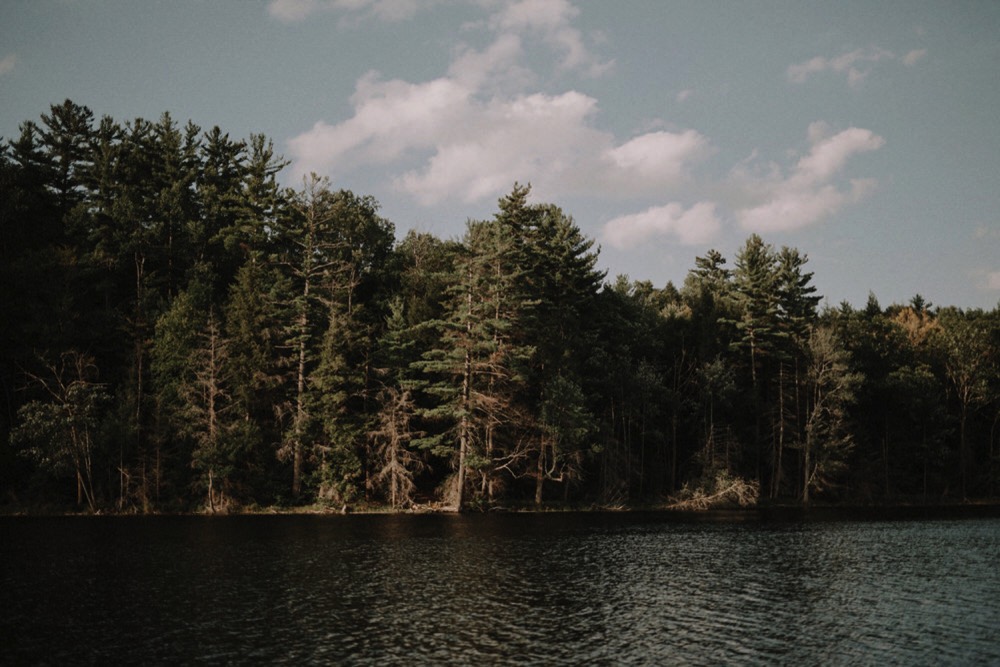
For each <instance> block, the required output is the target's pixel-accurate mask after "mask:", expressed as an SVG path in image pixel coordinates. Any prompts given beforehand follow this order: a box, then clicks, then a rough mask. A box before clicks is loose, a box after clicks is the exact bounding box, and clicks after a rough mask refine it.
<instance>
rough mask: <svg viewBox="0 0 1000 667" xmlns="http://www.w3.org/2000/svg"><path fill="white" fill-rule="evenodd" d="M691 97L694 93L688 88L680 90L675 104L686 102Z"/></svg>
mask: <svg viewBox="0 0 1000 667" xmlns="http://www.w3.org/2000/svg"><path fill="white" fill-rule="evenodd" d="M692 95H694V91H693V90H691V89H690V88H687V89H685V90H682V91H681V92H679V93H677V102H678V103H684V102H687V101H688V100H689V99H691V96H692Z"/></svg>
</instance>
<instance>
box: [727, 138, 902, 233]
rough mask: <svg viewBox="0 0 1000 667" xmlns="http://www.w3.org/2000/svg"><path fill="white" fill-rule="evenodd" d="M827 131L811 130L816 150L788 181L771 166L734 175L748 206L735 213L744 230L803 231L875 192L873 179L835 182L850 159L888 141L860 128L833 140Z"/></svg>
mask: <svg viewBox="0 0 1000 667" xmlns="http://www.w3.org/2000/svg"><path fill="white" fill-rule="evenodd" d="M829 132H830V128H829V127H828V126H827V125H826V124H825V123H813V124H811V125H810V126H809V133H808V134H809V141H810V143H811V144H812V148H811V150H810V151H809V153H808V154H807V155H805V156H803V157H802V158H801V159H800V160H799V161H798V163H797V164H796V165H795V167H794V169H792V171H791V173H790V174H788V175H787V176H785V175H784V174H783V173H782V170H781V168H780V167H778V166H776V165H773V164H772V165H768V167H767V169H766V174H764V175H762V176H758V175H755V174H750V173H748V172H747V171H746V170H745V169H744V168H742V167H741V168H738V169H736V170H734V174H733V178H734V181H735V182H736V183H738V185H739V187H740V188H741V189H742V191H743V193H744V195H745V196H746V197H747V199H748V201H749V203H747V204H745V205H743V206H742V207H739V208H738V209H737V210H736V212H735V213H736V219H737V220H738V221H739V223H740V225H741V226H742V227H743V228H744V229H747V230H750V231H755V232H762V233H763V232H773V231H787V230H792V229H800V228H802V227H806V226H808V225H811V224H814V223H816V222H818V221H820V220H822V219H824V218H826V217H828V216H830V215H832V214H833V213H835V212H836V211H838V210H840V209H841V208H842V207H844V206H845V205H847V204H851V203H856V202H858V201H861V200H862V199H864V198H865V197H866V196H867V195H868V194H869V193H871V191H872V190H873V189H874V188H875V186H876V185H877V182H876V181H875V180H873V179H851V180H849V181H848V182H847V183H845V184H838V183H835V182H834V179H835V178H836V177H837V175H838V174H839V173H840V172H841V171H842V170H843V168H844V166H845V165H846V164H847V162H848V160H849V159H850V158H851V157H853V156H855V155H858V154H860V153H867V152H871V151H875V150H878V149H879V148H881V147H882V146H883V145H884V144H885V140H884V139H882V137H880V136H878V135H876V134H874V133H873V132H871V131H870V130H865V129H861V128H857V127H852V128H849V129H847V130H843V131H842V132H838V133H837V134H835V135H833V136H829Z"/></svg>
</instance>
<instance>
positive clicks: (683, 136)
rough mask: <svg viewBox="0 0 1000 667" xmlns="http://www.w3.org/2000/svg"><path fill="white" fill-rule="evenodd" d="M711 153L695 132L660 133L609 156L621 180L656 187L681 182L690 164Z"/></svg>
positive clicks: (636, 139) (704, 139) (620, 148)
mask: <svg viewBox="0 0 1000 667" xmlns="http://www.w3.org/2000/svg"><path fill="white" fill-rule="evenodd" d="M708 152H709V147H708V140H707V139H706V138H705V137H704V136H702V135H701V134H699V133H698V132H695V131H694V130H687V131H685V132H682V133H680V134H674V133H671V132H663V131H660V132H649V133H647V134H643V135H640V136H638V137H635V138H634V139H631V140H630V141H627V142H625V143H624V144H622V145H621V146H617V147H615V148H612V149H611V150H609V151H608V152H607V156H608V158H609V159H610V161H611V162H612V163H613V165H614V167H615V170H616V171H617V172H618V175H619V176H621V177H625V178H628V179H637V180H638V181H639V182H641V183H646V184H649V185H651V186H655V185H656V184H660V185H666V184H669V183H671V182H674V181H676V180H678V179H680V178H681V177H682V176H683V175H684V171H685V169H686V167H687V165H688V164H689V163H690V162H692V161H695V160H697V159H698V158H700V157H702V156H704V155H706V154H707V153H708Z"/></svg>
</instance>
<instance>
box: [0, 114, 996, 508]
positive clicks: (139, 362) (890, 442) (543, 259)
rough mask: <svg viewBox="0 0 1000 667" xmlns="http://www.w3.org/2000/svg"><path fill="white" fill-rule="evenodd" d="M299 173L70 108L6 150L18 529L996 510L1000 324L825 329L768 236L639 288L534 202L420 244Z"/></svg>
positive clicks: (5, 418)
mask: <svg viewBox="0 0 1000 667" xmlns="http://www.w3.org/2000/svg"><path fill="white" fill-rule="evenodd" d="M286 166H287V165H286V163H285V162H284V161H283V160H282V158H280V157H279V156H277V155H275V153H274V150H273V147H272V143H271V142H270V141H269V140H268V139H267V138H265V137H263V136H261V135H251V136H250V137H249V139H233V138H231V137H230V136H229V135H228V134H226V133H225V132H223V131H222V130H220V129H219V128H218V127H214V128H212V129H210V130H207V131H206V130H203V129H202V128H200V127H197V126H195V125H194V124H192V123H190V122H189V123H188V124H186V125H183V126H182V125H180V124H178V123H177V122H175V121H174V120H173V119H172V118H171V117H170V115H169V114H166V113H165V114H163V116H161V117H160V118H159V119H158V120H156V121H147V120H143V119H135V120H132V121H128V122H118V121H116V120H114V119H111V118H107V117H105V118H102V119H100V120H97V119H95V118H94V116H93V114H92V112H91V111H90V110H89V109H87V108H86V107H82V106H79V105H77V104H74V103H73V102H71V101H68V100H67V101H66V102H64V103H62V104H59V105H54V106H52V107H51V108H50V110H49V112H48V113H45V114H42V115H41V118H40V119H39V120H38V121H37V122H31V121H28V122H25V123H24V124H23V125H22V126H21V133H20V136H18V137H16V138H13V139H9V140H5V141H4V142H3V144H2V146H0V272H2V275H0V299H2V310H3V313H4V317H3V318H2V320H0V329H2V334H0V340H2V341H3V342H2V351H0V354H2V356H0V377H2V382H3V409H2V411H0V505H2V506H3V507H5V508H7V509H8V510H9V511H22V510H24V509H29V510H30V509H38V508H46V509H48V510H56V511H86V512H171V511H208V512H224V511H246V510H253V509H260V508H264V507H271V506H279V507H304V506H309V507H315V506H329V507H331V508H341V507H343V506H345V505H348V506H351V507H390V508H393V509H408V508H413V507H427V506H434V507H453V508H459V509H466V508H470V509H473V508H479V509H487V508H493V507H524V506H552V505H569V506H589V507H632V506H644V507H648V506H671V507H677V508H694V509H697V508H703V507H710V506H719V505H754V504H758V503H769V502H775V503H802V504H809V503H811V502H822V503H854V504H867V503H875V504H889V503H910V502H913V503H940V502H957V501H966V500H976V499H986V498H995V497H996V495H997V486H998V482H1000V307H997V308H994V309H993V310H992V311H989V312H985V311H981V310H962V309H959V308H954V307H947V306H937V305H933V304H930V303H927V302H926V301H925V300H924V299H923V298H922V297H920V296H919V295H918V296H914V297H913V299H912V300H911V301H910V302H909V303H907V304H893V305H890V306H888V307H882V306H881V305H880V304H879V302H878V301H877V299H876V298H875V296H874V295H872V296H870V297H869V299H868V302H867V303H866V304H864V306H863V307H862V308H856V307H854V306H852V305H851V304H848V303H842V304H840V305H838V306H836V307H826V308H820V303H821V298H822V297H821V296H820V294H819V293H818V292H817V289H816V287H815V286H814V285H813V279H812V278H813V277H812V274H811V273H810V272H809V271H808V270H807V268H806V267H807V256H806V254H805V253H803V252H800V251H799V250H797V249H795V248H788V247H781V248H775V247H773V246H772V245H770V244H768V243H767V242H765V241H764V240H763V239H761V238H760V237H758V236H756V235H753V236H751V237H750V238H748V239H747V240H746V242H745V243H744V244H743V245H742V247H741V248H740V250H739V251H738V252H737V253H736V255H735V256H734V257H733V258H731V261H730V260H729V259H727V258H725V257H723V256H722V255H721V254H719V253H717V252H715V251H709V252H707V253H706V254H705V255H704V256H702V257H696V258H694V260H693V264H694V266H693V268H692V269H691V270H690V272H689V273H688V275H687V277H686V279H685V280H684V284H683V285H680V286H676V285H673V284H669V283H668V284H667V285H666V286H663V287H656V286H654V285H652V284H651V283H649V282H647V281H634V280H630V279H629V278H628V277H624V276H619V277H616V278H613V279H612V278H609V277H608V276H606V275H604V273H602V272H601V271H599V270H598V269H597V268H596V267H597V260H598V249H597V248H596V246H595V244H594V242H593V241H592V240H591V239H588V238H586V237H585V236H584V235H583V234H582V232H581V231H580V229H579V227H577V226H576V224H575V223H574V221H573V219H572V218H571V217H570V216H569V215H568V214H567V213H565V212H563V211H562V210H561V209H560V208H558V207H557V206H555V205H549V204H535V203H529V187H527V186H521V185H518V184H514V185H513V187H512V190H511V191H510V193H509V194H508V195H506V196H505V197H503V198H502V199H500V200H499V202H498V207H497V211H496V214H495V215H494V217H493V218H492V219H489V220H471V221H469V222H468V223H467V226H466V231H465V234H464V236H462V237H461V238H459V239H439V238H437V237H435V236H433V235H430V234H426V233H415V232H410V233H408V234H407V235H406V236H405V237H403V238H401V239H397V238H396V234H395V229H394V226H393V224H392V223H391V222H390V221H388V220H386V219H384V218H383V217H381V216H380V215H379V205H378V202H377V201H376V200H375V199H374V198H372V197H370V196H365V195H357V194H354V193H352V192H349V191H346V190H338V189H335V188H334V187H333V186H332V185H331V184H330V183H329V182H328V181H327V180H326V179H323V178H319V177H316V176H313V177H311V178H307V179H305V180H304V181H303V183H302V185H301V187H300V188H298V189H285V188H282V187H281V186H279V184H278V181H277V176H278V174H279V173H280V172H281V171H282V169H284V168H285V167H286ZM887 270H889V268H888V267H887Z"/></svg>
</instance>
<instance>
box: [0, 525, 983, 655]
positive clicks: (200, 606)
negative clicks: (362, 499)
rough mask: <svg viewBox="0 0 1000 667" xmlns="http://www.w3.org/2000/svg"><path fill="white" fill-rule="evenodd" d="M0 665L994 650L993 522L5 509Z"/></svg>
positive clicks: (980, 652) (1, 553)
mask: <svg viewBox="0 0 1000 667" xmlns="http://www.w3.org/2000/svg"><path fill="white" fill-rule="evenodd" d="M2 527H3V529H4V532H5V533H6V534H7V535H6V537H9V538H10V539H6V540H4V541H3V544H2V546H0V557H2V560H0V563H2V565H3V570H2V573H3V576H2V580H0V585H2V587H0V591H2V592H0V609H3V612H2V615H0V644H2V645H3V648H0V663H4V664H8V663H10V664H19V663H24V662H30V663H37V664H49V663H51V664H64V663H66V662H72V663H74V664H77V663H83V664H106V663H122V662H125V663H136V662H142V663H151V664H164V663H169V664H176V663H203V664H258V663H262V662H264V663H272V664H289V663H294V664H344V665H374V664H378V665H385V664H401V665H414V664H427V665H446V664H461V665H468V664H474V665H499V664H512V663H517V664H524V665H578V664H588V665H589V664H595V665H601V664H608V665H611V664H614V665H647V664H668V665H674V664H676V665H717V664H746V665H775V664H794V665H799V664H821V665H841V664H850V665H857V664H862V665H864V664H878V665H938V664H990V663H994V664H996V663H1000V640H998V639H997V628H1000V572H998V568H997V563H1000V521H997V520H968V521H925V522H853V523H816V524H800V523H766V522H761V523H756V522H749V523H748V522H740V523H672V522H668V521H663V520H658V519H656V518H650V517H642V516H632V515H623V516H616V515H612V516H591V515H582V516H578V515H537V516H535V515H517V516H500V517H492V516H491V517H483V516H473V517H450V516H449V517H439V516H431V517H274V518H267V517H234V518H228V519H209V518H186V519H165V518H159V519H152V520H138V519H137V520H121V519H97V520H92V521H87V520H80V519H76V520H71V519H64V520H48V521H44V520H42V521H36V520H3V523H2Z"/></svg>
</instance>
